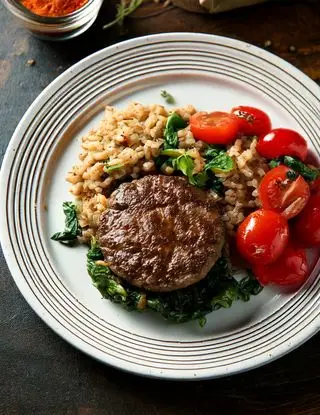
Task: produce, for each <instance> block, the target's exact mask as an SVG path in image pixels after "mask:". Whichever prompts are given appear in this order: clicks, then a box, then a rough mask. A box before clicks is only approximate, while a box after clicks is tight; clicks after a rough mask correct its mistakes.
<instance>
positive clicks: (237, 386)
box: [0, 1, 320, 415]
mask: <svg viewBox="0 0 320 415" xmlns="http://www.w3.org/2000/svg"><path fill="white" fill-rule="evenodd" d="M115 3H116V2H115V1H105V3H104V6H103V8H102V10H101V12H100V15H99V18H98V20H97V21H96V23H95V25H94V26H93V27H92V28H91V29H90V30H89V31H88V32H87V33H85V34H84V35H82V36H81V37H79V38H77V39H74V40H71V41H67V42H62V43H48V42H44V41H41V40H38V39H35V38H33V37H31V36H30V35H29V34H28V33H26V32H25V31H24V29H22V28H20V27H19V26H18V25H17V24H16V22H15V21H14V20H13V18H12V17H11V15H9V13H8V12H7V11H6V10H5V8H4V7H3V6H2V5H0V33H1V36H0V89H1V92H0V121H1V136H0V160H2V158H3V155H4V152H5V150H6V147H7V144H8V142H9V139H10V137H11V135H12V133H13V131H14V128H15V127H16V125H17V123H18V122H19V120H20V118H21V117H22V115H23V114H24V112H25V111H26V109H27V108H28V106H29V105H30V104H31V102H32V101H33V100H34V99H35V98H36V96H37V95H38V94H39V93H40V92H41V91H42V90H43V88H44V87H45V86H47V85H48V84H49V83H50V82H51V81H52V80H53V79H55V78H56V76H57V75H59V74H60V73H61V72H63V70H64V69H66V68H67V67H69V66H70V65H72V64H73V63H75V62H77V61H78V60H79V59H81V58H83V57H85V56H87V55H88V54H90V53H92V52H94V51H96V50H99V49H101V48H102V47H105V46H108V45H110V44H112V43H114V42H117V41H120V40H123V39H126V38H130V37H135V36H140V35H145V34H150V33H159V32H169V31H191V32H204V33H214V34H218V35H224V36H230V37H233V38H237V39H241V40H245V41H248V42H250V43H253V44H255V45H258V46H264V44H265V42H266V41H271V46H270V47H269V50H270V51H271V52H274V53H276V54H277V55H279V56H281V57H283V58H284V59H286V60H288V61H289V62H291V63H292V64H293V65H295V66H297V67H298V68H300V69H301V70H302V71H304V72H305V73H306V74H308V75H309V76H310V77H311V78H313V79H314V80H316V81H318V82H320V3H317V2H307V1H290V2H286V3H278V2H276V1H273V2H270V3H265V4H262V5H259V6H254V7H252V8H246V9H241V10H237V11H232V12H228V13H224V14H220V15H214V16H210V15H206V14H195V13H190V12H188V11H186V10H183V9H181V8H179V7H174V8H168V9H167V10H164V11H163V10H162V9H159V6H153V5H150V4H149V5H147V6H148V9H147V10H145V9H144V10H140V11H138V12H137V13H136V14H135V16H133V17H132V18H130V19H127V20H126V22H125V26H124V28H125V30H126V33H125V34H123V33H121V31H120V30H119V28H117V27H116V28H112V29H110V30H108V31H102V29H101V27H102V25H103V24H104V23H107V22H108V21H110V20H111V19H112V17H113V13H114V8H115V7H114V6H115ZM178 3H179V2H178V1H177V2H176V4H178ZM159 12H160V13H159ZM150 14H153V16H150ZM146 16H148V17H146ZM268 43H270V42H268ZM290 46H291V48H290ZM290 50H292V51H290ZM28 61H29V63H28ZM33 61H34V62H33ZM0 296H1V297H0V414H1V415H2V414H5V415H11V414H50V415H58V414H59V415H60V414H70V415H71V414H72V415H73V414H78V415H100V414H112V415H113V414H115V415H116V414H124V415H132V414H139V415H144V414H146V415H153V414H154V415H156V414H157V415H159V414H161V415H162V414H163V415H180V414H181V415H187V414H224V415H225V414H231V415H233V414H235V415H236V414H249V415H250V414H262V413H263V414H271V415H273V414H275V415H277V414H281V415H287V414H295V415H318V414H320V336H319V335H317V336H315V337H313V338H312V339H311V340H309V341H308V342H307V343H306V344H305V345H303V346H302V347H300V348H299V349H297V350H296V351H294V352H292V353H290V354H289V355H287V356H285V357H283V358H281V359H280V360H278V361H276V362H273V363H271V364H269V365H268V366H265V367H262V368H259V369H256V370H253V371H250V372H247V373H244V374H240V375H236V376H233V377H227V378H222V379H217V380H212V381H205V382H193V383H185V382H165V381H160V380H150V379H145V378H139V377H136V376H133V375H130V374H126V373H122V372H120V371H118V370H115V369H113V368H110V367H107V366H104V365H102V364H100V363H98V362H96V361H94V360H93V359H91V358H89V357H87V356H85V355H83V354H82V353H80V352H78V351H77V350H75V349H74V348H72V347H71V346H69V345H68V344H67V343H66V342H64V341H63V340H61V339H60V338H59V337H58V336H57V335H56V334H55V333H53V332H52V331H51V330H50V329H49V328H47V327H46V326H45V324H44V323H43V322H42V321H41V320H40V319H39V318H38V317H37V316H36V315H35V313H34V312H33V311H32V310H31V308H30V307H29V306H28V305H27V303H26V302H25V300H24V299H23V297H22V296H21V294H20V293H19V291H18V289H17V288H16V286H15V284H14V282H13V280H12V277H11V276H10V272H9V270H8V269H7V266H6V264H5V261H4V258H3V255H2V254H1V253H0Z"/></svg>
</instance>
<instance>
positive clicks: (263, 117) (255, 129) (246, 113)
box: [231, 105, 271, 136]
mask: <svg viewBox="0 0 320 415" xmlns="http://www.w3.org/2000/svg"><path fill="white" fill-rule="evenodd" d="M231 114H234V115H236V116H237V117H238V118H239V120H240V132H241V133H243V134H245V135H258V136H260V135H265V134H267V133H269V132H270V130H271V121H270V118H269V117H268V115H267V114H266V113H265V112H263V111H261V110H259V109H258V108H253V107H245V106H242V105H240V106H239V107H235V108H232V111H231Z"/></svg>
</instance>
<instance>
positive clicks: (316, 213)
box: [293, 194, 320, 247]
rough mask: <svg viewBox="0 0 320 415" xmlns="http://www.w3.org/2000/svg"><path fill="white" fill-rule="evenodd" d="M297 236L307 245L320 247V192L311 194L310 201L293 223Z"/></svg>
mask: <svg viewBox="0 0 320 415" xmlns="http://www.w3.org/2000/svg"><path fill="white" fill-rule="evenodd" d="M293 232H294V235H295V237H296V238H297V239H298V240H299V242H300V243H301V244H303V245H304V246H306V247H313V246H314V247H315V246H318V247H320V194H315V195H311V197H310V199H309V202H308V203H307V205H306V207H305V208H304V209H303V211H302V212H301V213H300V215H298V216H297V217H296V219H295V221H294V224H293Z"/></svg>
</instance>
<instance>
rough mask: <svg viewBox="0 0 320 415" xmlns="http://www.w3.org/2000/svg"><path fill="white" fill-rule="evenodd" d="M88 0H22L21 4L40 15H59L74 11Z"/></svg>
mask: <svg viewBox="0 0 320 415" xmlns="http://www.w3.org/2000/svg"><path fill="white" fill-rule="evenodd" d="M87 2H88V0H22V1H21V4H22V5H23V6H24V7H26V8H27V9H29V10H30V11H31V12H32V13H34V14H37V15H39V16H46V17H59V16H65V15H67V14H70V13H73V12H75V11H76V10H78V9H80V8H81V7H83V6H84V5H85V4H86V3H87Z"/></svg>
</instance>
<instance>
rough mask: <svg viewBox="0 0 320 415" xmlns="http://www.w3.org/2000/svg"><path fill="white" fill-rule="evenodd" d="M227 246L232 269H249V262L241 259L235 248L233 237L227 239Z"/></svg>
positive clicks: (234, 238)
mask: <svg viewBox="0 0 320 415" xmlns="http://www.w3.org/2000/svg"><path fill="white" fill-rule="evenodd" d="M228 245H229V251H230V261H231V264H232V265H233V266H234V267H237V268H241V269H249V268H251V265H250V262H248V261H247V260H246V259H244V258H243V256H242V255H241V254H240V252H239V250H238V248H237V240H236V237H235V236H229V237H228Z"/></svg>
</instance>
